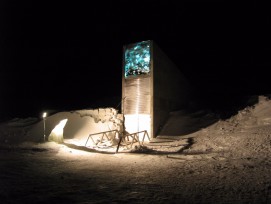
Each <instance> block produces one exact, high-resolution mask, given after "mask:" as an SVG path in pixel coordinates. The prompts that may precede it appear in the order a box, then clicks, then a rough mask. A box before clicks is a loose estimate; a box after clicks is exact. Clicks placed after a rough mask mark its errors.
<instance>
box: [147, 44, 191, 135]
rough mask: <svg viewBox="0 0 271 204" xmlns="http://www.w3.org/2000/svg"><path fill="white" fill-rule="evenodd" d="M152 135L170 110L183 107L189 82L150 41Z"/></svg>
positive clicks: (187, 98)
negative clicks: (151, 60)
mask: <svg viewBox="0 0 271 204" xmlns="http://www.w3.org/2000/svg"><path fill="white" fill-rule="evenodd" d="M152 49H153V50H152V53H153V69H152V75H153V121H152V122H153V125H152V126H153V135H157V134H158V133H159V130H160V128H161V127H162V126H163V125H164V123H165V121H166V119H167V117H168V114H169V112H170V111H174V110H179V109H181V108H184V107H185V106H186V105H187V103H188V100H189V83H188V81H187V80H186V79H185V77H184V76H183V75H182V73H181V71H180V69H179V68H178V67H177V66H176V65H175V64H174V63H173V62H172V61H171V60H170V59H169V57H168V56H167V55H166V54H165V53H164V52H163V51H162V50H161V49H160V48H159V47H158V45H157V44H156V43H155V42H153V41H152Z"/></svg>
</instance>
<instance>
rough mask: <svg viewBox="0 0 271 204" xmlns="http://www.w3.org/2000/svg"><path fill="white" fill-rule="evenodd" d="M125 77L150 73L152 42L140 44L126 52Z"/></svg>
mask: <svg viewBox="0 0 271 204" xmlns="http://www.w3.org/2000/svg"><path fill="white" fill-rule="evenodd" d="M124 60H125V65H124V69H125V73H124V74H125V77H126V78H127V77H129V76H137V75H146V74H149V73H150V42H149V41H145V42H140V43H137V44H136V45H135V46H132V47H130V48H127V49H126V50H125V56H124Z"/></svg>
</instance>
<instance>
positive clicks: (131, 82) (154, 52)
mask: <svg viewBox="0 0 271 204" xmlns="http://www.w3.org/2000/svg"><path fill="white" fill-rule="evenodd" d="M188 93H189V84H188V81H187V80H186V79H185V78H184V76H183V75H182V74H181V72H180V69H179V68H178V67H177V66H176V65H175V64H174V63H173V62H172V61H171V60H170V59H169V58H168V56H167V55H166V54H165V53H164V52H163V51H162V50H161V49H160V48H159V47H158V45H157V44H156V43H155V42H154V41H152V40H147V41H142V42H137V43H132V44H128V45H125V46H124V47H123V73H122V113H123V114H124V117H125V122H124V124H125V128H126V131H127V132H129V133H133V132H139V131H143V130H147V131H148V133H149V136H150V137H151V138H153V137H156V136H157V135H158V134H159V130H160V128H161V127H162V126H163V125H164V123H165V121H166V119H167V117H168V114H169V113H170V112H171V111H174V110H179V109H181V108H184V107H185V106H186V105H187V103H188V100H189V95H188Z"/></svg>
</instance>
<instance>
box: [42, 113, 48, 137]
mask: <svg viewBox="0 0 271 204" xmlns="http://www.w3.org/2000/svg"><path fill="white" fill-rule="evenodd" d="M46 116H47V113H46V112H44V113H43V115H42V117H43V138H44V142H45V120H46Z"/></svg>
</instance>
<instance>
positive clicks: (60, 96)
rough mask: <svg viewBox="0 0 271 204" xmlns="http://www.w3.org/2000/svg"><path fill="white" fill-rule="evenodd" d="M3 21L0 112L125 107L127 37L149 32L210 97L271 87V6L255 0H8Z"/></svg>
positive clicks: (23, 113) (133, 38) (258, 92)
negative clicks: (123, 85)
mask: <svg viewBox="0 0 271 204" xmlns="http://www.w3.org/2000/svg"><path fill="white" fill-rule="evenodd" d="M0 29H1V35H0V37H1V39H0V40H1V41H0V42H1V48H0V66H1V71H0V74H1V82H0V86H1V88H0V97H1V101H0V115H1V118H7V117H8V118H12V117H16V116H18V117H28V116H29V117H30V116H33V117H39V116H40V114H41V112H42V111H43V110H45V109H46V110H61V111H63V110H75V109H85V108H96V107H97V106H99V104H101V106H104V105H111V106H117V105H118V100H119V99H120V98H121V77H122V58H123V56H122V55H123V53H122V51H123V50H122V49H123V46H124V45H126V44H129V43H135V42H140V41H144V40H154V41H155V42H156V43H157V45H158V46H159V47H160V48H161V49H162V50H163V51H164V52H165V53H166V54H167V55H168V57H169V58H170V59H171V60H172V61H173V62H174V63H175V64H176V65H177V66H178V67H179V68H180V71H181V72H182V73H183V75H184V76H185V77H186V78H187V79H188V80H189V81H190V83H191V84H192V85H193V86H194V87H195V90H197V91H198V93H199V96H200V97H201V98H202V99H203V100H205V101H208V99H209V102H207V103H206V104H208V105H210V106H211V105H212V100H213V99H214V98H213V97H217V98H221V100H219V101H221V103H222V102H223V98H224V99H225V101H226V100H227V99H228V100H230V99H231V98H236V99H237V98H238V97H239V96H240V97H241V98H242V97H243V96H246V95H263V94H270V93H271V86H270V80H269V73H268V70H269V68H270V66H271V60H270V56H271V46H270V41H271V40H270V14H269V10H268V7H265V6H264V5H257V4H256V3H253V4H242V5H238V4H237V3H227V2H224V1H184V2H182V3H178V2H175V1H152V0H149V1H145V3H144V4H140V2H138V4H137V5H133V4H132V3H131V4H127V2H126V1H122V0H121V1H115V2H113V1H109V2H106V1H105V2H100V3H97V4H91V3H88V4H79V3H78V4H77V3H74V4H70V3H68V2H67V3H65V4H61V3H56V2H50V1H48V2H47V3H46V4H42V3H39V2H36V1H30V0H28V1H24V2H21V1H14V2H12V3H11V2H9V1H2V3H1V21H0ZM112 98H113V99H114V100H112V102H109V99H110V100H111V99H112ZM101 101H102V102H101ZM219 101H216V102H214V103H218V102H219ZM221 107H223V103H222V104H221ZM39 112H40V114H39Z"/></svg>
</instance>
